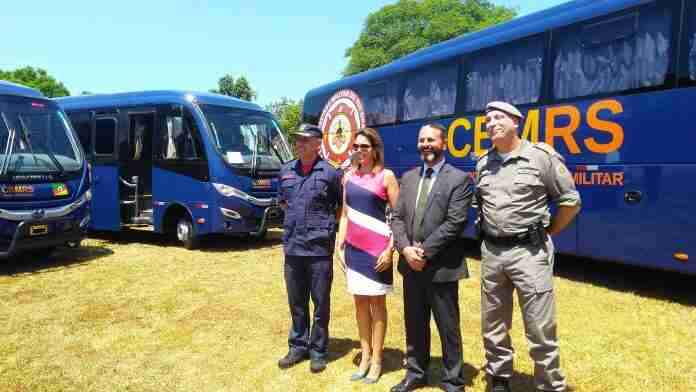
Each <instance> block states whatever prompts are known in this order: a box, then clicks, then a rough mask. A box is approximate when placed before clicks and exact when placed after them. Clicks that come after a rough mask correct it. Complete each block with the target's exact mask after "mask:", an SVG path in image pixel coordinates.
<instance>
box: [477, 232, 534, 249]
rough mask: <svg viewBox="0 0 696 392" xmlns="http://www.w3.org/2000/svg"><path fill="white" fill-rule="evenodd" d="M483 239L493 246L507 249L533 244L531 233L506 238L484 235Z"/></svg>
mask: <svg viewBox="0 0 696 392" xmlns="http://www.w3.org/2000/svg"><path fill="white" fill-rule="evenodd" d="M483 239H484V240H486V241H488V242H490V243H491V244H493V245H496V246H507V247H512V246H519V245H530V244H531V243H532V239H531V236H530V235H529V233H520V234H516V235H511V236H505V237H494V236H492V235H490V234H487V233H483Z"/></svg>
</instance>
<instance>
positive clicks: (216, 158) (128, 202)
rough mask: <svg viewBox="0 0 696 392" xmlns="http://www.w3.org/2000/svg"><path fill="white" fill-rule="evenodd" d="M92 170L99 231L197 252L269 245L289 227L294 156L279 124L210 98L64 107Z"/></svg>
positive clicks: (103, 99) (160, 94) (242, 105)
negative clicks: (220, 245)
mask: <svg viewBox="0 0 696 392" xmlns="http://www.w3.org/2000/svg"><path fill="white" fill-rule="evenodd" d="M57 102H58V103H59V104H60V105H61V106H62V107H63V109H64V110H65V111H66V112H67V114H68V117H69V118H70V121H71V122H72V124H73V127H74V128H75V131H76V132H77V135H78V137H79V139H80V142H81V143H82V146H83V148H84V150H85V152H86V154H87V156H88V158H89V160H90V162H91V164H92V170H93V177H94V185H93V192H94V198H93V201H92V221H91V229H93V230H103V231H119V230H122V229H125V228H141V229H145V230H152V231H155V232H158V233H166V234H171V235H172V236H176V238H177V239H178V240H179V241H180V242H181V243H182V244H183V245H184V247H186V248H189V249H192V248H194V247H196V245H197V243H198V240H199V238H200V237H201V236H203V235H206V234H210V233H226V234H238V235H251V236H254V237H257V238H258V237H262V236H263V235H265V233H266V230H267V229H268V228H269V227H274V226H278V225H279V224H280V223H281V222H282V210H281V209H280V208H279V207H278V202H277V197H276V196H277V186H278V184H277V180H276V175H277V174H278V172H279V170H280V167H281V165H282V163H284V162H286V161H288V160H290V159H291V151H290V148H289V146H288V144H287V141H286V139H285V137H284V136H283V133H282V132H281V129H280V128H279V126H278V124H277V122H276V121H275V119H274V118H273V116H272V115H271V114H270V113H268V112H266V111H264V110H262V109H261V107H259V106H258V105H256V104H253V103H250V102H246V101H242V100H239V99H236V98H231V97H227V96H222V95H217V94H210V93H190V92H177V91H147V92H132V93H122V94H104V95H86V96H79V97H67V98H59V99H57Z"/></svg>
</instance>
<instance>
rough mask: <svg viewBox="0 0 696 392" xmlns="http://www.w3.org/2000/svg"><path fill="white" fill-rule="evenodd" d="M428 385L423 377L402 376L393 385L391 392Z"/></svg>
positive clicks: (405, 390) (403, 391)
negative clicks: (401, 378) (402, 377)
mask: <svg viewBox="0 0 696 392" xmlns="http://www.w3.org/2000/svg"><path fill="white" fill-rule="evenodd" d="M426 385H428V382H427V380H425V379H423V378H408V377H406V378H404V379H403V380H401V382H400V383H398V384H396V385H394V386H393V387H392V389H391V392H408V391H413V390H416V389H418V388H423V387H424V386H426Z"/></svg>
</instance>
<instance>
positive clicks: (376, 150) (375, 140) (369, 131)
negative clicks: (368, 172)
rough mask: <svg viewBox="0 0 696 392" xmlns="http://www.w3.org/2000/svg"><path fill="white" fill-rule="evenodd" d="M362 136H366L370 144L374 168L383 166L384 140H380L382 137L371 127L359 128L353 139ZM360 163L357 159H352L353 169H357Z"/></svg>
mask: <svg viewBox="0 0 696 392" xmlns="http://www.w3.org/2000/svg"><path fill="white" fill-rule="evenodd" d="M361 135H362V136H364V137H365V138H367V140H369V141H370V145H371V146H372V149H371V150H370V151H371V152H372V167H373V169H374V168H383V167H384V142H383V141H382V137H381V136H379V132H377V131H376V130H375V129H373V128H361V129H359V130H358V132H357V133H356V134H355V139H353V141H354V142H355V140H357V139H358V136H361ZM359 165H360V162H359V161H357V160H353V162H352V166H353V168H354V169H357V168H358V167H359Z"/></svg>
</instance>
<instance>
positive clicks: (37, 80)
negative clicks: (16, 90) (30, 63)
mask: <svg viewBox="0 0 696 392" xmlns="http://www.w3.org/2000/svg"><path fill="white" fill-rule="evenodd" d="M0 79H2V80H7V81H9V82H14V83H19V84H23V85H25V86H28V87H32V88H35V89H37V90H39V91H41V92H42V93H43V95H45V96H47V97H49V98H53V97H64V96H67V95H70V92H69V91H68V89H67V88H66V87H65V85H63V83H61V82H59V81H57V80H56V79H54V78H53V77H52V76H51V75H49V74H48V72H46V70H44V69H41V68H34V67H24V68H17V69H15V70H14V71H2V70H0Z"/></svg>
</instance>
